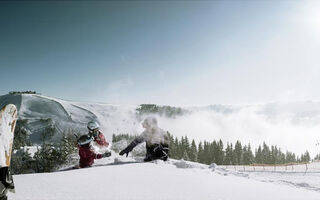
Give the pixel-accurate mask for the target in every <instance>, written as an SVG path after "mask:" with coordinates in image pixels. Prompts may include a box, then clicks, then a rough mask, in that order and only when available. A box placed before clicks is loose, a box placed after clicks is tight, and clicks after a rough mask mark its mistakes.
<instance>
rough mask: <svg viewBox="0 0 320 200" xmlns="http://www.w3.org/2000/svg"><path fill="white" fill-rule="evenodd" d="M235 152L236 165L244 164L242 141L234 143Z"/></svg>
mask: <svg viewBox="0 0 320 200" xmlns="http://www.w3.org/2000/svg"><path fill="white" fill-rule="evenodd" d="M234 154H235V158H236V163H235V164H236V165H241V164H242V159H243V158H242V145H241V142H240V141H237V142H236V144H235V145H234Z"/></svg>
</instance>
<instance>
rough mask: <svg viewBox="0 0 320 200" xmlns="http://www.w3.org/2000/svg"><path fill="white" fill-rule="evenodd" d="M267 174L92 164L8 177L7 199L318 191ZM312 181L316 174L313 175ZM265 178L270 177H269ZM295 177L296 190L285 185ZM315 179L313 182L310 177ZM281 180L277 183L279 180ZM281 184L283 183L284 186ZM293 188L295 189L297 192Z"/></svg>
mask: <svg viewBox="0 0 320 200" xmlns="http://www.w3.org/2000/svg"><path fill="white" fill-rule="evenodd" d="M273 176H274V175H273V173H267V172H264V175H263V176H260V178H259V179H258V178H256V177H257V174H255V175H254V176H253V177H251V175H250V173H249V174H244V173H237V172H232V171H228V170H224V169H223V168H219V167H216V168H210V167H209V166H207V165H202V164H198V163H192V162H185V161H177V160H169V161H168V162H163V161H153V162H150V163H137V162H136V160H135V159H133V158H130V157H129V158H124V157H121V158H119V157H117V156H116V157H115V156H114V155H113V156H112V157H111V158H105V159H101V160H97V161H96V164H95V165H94V166H93V167H91V168H85V169H76V170H70V171H61V172H56V173H42V174H26V175H16V176H14V180H15V184H16V193H15V194H12V193H10V194H9V198H10V199H12V200H55V199H59V200H71V199H72V200H82V199H92V200H103V199H112V200H117V199H118V200H126V199H136V200H144V199H153V200H160V199H161V200H180V199H181V200H195V199H201V200H213V199H214V200H256V199H259V200H270V199H272V200H301V199H306V200H318V199H320V192H319V190H320V188H319V187H313V188H310V187H308V179H309V178H310V176H304V177H303V176H300V175H299V176H296V175H295V174H294V173H293V174H291V176H290V175H287V176H283V178H282V179H283V180H282V182H281V181H279V182H275V181H270V180H271V179H272V177H273ZM316 176H317V175H316ZM269 177H270V178H269ZM286 177H289V178H291V179H294V178H295V177H299V178H300V179H299V181H301V184H300V185H293V184H288V183H290V182H289V180H288V178H286ZM315 178H316V177H315ZM280 179H281V178H280ZM286 180H288V181H287V182H286ZM297 186H299V187H297Z"/></svg>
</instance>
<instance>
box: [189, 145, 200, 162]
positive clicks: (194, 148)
mask: <svg viewBox="0 0 320 200" xmlns="http://www.w3.org/2000/svg"><path fill="white" fill-rule="evenodd" d="M189 157H190V160H191V161H193V162H198V150H197V145H196V142H195V141H194V140H192V142H191V148H190V155H189Z"/></svg>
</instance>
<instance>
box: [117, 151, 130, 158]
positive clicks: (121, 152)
mask: <svg viewBox="0 0 320 200" xmlns="http://www.w3.org/2000/svg"><path fill="white" fill-rule="evenodd" d="M129 152H130V151H128V149H124V150H122V151H120V153H119V155H120V156H122V155H123V154H126V157H128V154H129Z"/></svg>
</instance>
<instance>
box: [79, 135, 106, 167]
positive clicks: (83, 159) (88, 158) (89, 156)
mask: <svg viewBox="0 0 320 200" xmlns="http://www.w3.org/2000/svg"><path fill="white" fill-rule="evenodd" d="M92 141H93V137H92V136H90V135H82V136H81V137H80V138H79V139H78V148H79V156H80V161H79V167H80V168H84V167H91V166H92V164H93V163H94V159H101V158H105V157H109V156H110V155H111V153H110V152H106V153H104V154H98V153H95V152H94V150H93V149H92V144H91V142H92Z"/></svg>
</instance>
